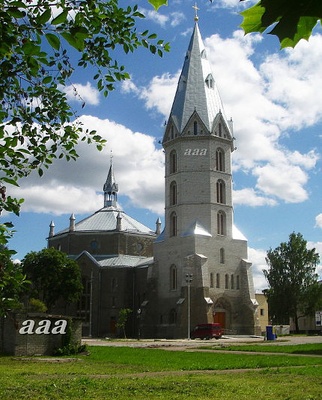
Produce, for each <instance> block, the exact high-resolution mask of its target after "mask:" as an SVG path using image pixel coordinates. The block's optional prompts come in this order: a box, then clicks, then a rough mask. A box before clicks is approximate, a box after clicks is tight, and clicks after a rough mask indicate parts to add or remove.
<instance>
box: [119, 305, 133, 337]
mask: <svg viewBox="0 0 322 400" xmlns="http://www.w3.org/2000/svg"><path fill="white" fill-rule="evenodd" d="M131 312H132V310H131V309H130V308H121V310H120V312H119V316H118V320H117V323H116V327H117V328H120V329H121V330H122V332H123V337H124V339H126V330H125V327H126V323H127V319H128V317H129V314H131Z"/></svg>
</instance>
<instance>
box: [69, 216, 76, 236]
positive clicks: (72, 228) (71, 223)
mask: <svg viewBox="0 0 322 400" xmlns="http://www.w3.org/2000/svg"><path fill="white" fill-rule="evenodd" d="M75 220H76V218H75V215H74V214H72V215H71V216H70V217H69V232H74V231H75Z"/></svg>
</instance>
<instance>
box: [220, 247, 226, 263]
mask: <svg viewBox="0 0 322 400" xmlns="http://www.w3.org/2000/svg"><path fill="white" fill-rule="evenodd" d="M219 262H220V264H225V249H224V248H223V247H222V248H221V249H220V250H219Z"/></svg>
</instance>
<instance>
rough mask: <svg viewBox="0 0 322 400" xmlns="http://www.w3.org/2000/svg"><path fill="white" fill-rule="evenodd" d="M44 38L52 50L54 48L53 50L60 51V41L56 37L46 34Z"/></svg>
mask: <svg viewBox="0 0 322 400" xmlns="http://www.w3.org/2000/svg"><path fill="white" fill-rule="evenodd" d="M45 36H46V39H47V41H48V43H49V44H50V46H51V47H52V48H54V49H55V50H59V49H60V40H59V37H58V36H56V35H54V34H53V33H46V35H45Z"/></svg>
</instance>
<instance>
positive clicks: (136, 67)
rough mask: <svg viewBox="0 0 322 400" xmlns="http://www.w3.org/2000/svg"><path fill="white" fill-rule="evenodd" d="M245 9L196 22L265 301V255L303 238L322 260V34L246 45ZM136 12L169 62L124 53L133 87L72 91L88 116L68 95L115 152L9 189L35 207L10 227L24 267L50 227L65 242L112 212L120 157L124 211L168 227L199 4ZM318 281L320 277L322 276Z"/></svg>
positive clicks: (90, 153) (211, 10)
mask: <svg viewBox="0 0 322 400" xmlns="http://www.w3.org/2000/svg"><path fill="white" fill-rule="evenodd" d="M124 3H125V4H129V3H131V4H135V2H134V1H130V0H129V1H127V2H124ZM244 3H245V2H242V3H240V2H239V0H222V1H216V2H213V3H210V2H208V1H206V0H205V1H200V2H199V3H198V7H199V11H198V15H199V28H200V31H201V35H202V37H203V40H204V43H205V45H206V47H207V55H208V59H209V60H210V62H211V64H212V69H213V73H214V77H215V79H216V82H217V86H218V88H219V91H220V94H221V98H222V100H223V103H224V108H225V113H226V116H227V117H228V118H229V119H230V117H232V119H233V121H234V136H235V138H236V147H237V149H236V151H235V152H234V153H233V181H234V185H233V188H234V194H233V199H234V211H235V212H234V220H235V224H236V226H237V227H238V229H239V230H241V231H242V232H243V234H244V235H245V236H246V237H247V239H248V246H249V252H248V253H249V254H248V256H249V260H250V261H251V262H252V263H253V275H254V283H255V288H256V289H257V290H260V289H263V288H265V287H266V282H265V279H264V277H263V274H262V269H263V268H265V267H266V263H265V255H266V251H267V250H268V249H269V248H275V247H276V246H278V245H279V244H280V243H281V242H283V241H287V240H288V237H289V234H290V233H292V232H293V231H295V232H300V233H302V235H303V236H304V238H305V239H306V240H307V241H308V243H309V246H310V247H315V248H316V250H317V251H318V252H319V253H320V254H321V259H322V201H321V200H322V188H321V178H322V173H321V167H322V163H321V154H320V153H321V150H320V149H321V143H322V90H321V87H322V72H321V71H322V68H321V67H322V34H321V30H320V28H319V29H317V30H316V32H315V33H314V35H313V36H312V37H311V39H310V41H309V42H306V41H301V42H300V43H299V45H298V46H296V48H295V49H285V50H280V46H279V43H278V41H277V39H276V38H275V37H273V36H270V35H263V36H261V35H258V34H252V35H246V36H245V35H244V34H243V31H242V30H241V29H240V28H239V25H240V23H241V21H242V17H241V16H240V15H239V12H240V11H242V9H243V7H245V4H244ZM246 3H247V4H246V5H247V6H249V5H251V4H252V3H251V2H246ZM138 4H139V5H140V7H141V11H142V12H143V13H144V14H145V15H146V19H145V20H143V21H141V22H140V28H141V29H142V30H145V29H149V30H150V31H151V32H156V33H157V34H158V36H159V37H160V38H162V39H165V41H169V42H171V52H170V53H167V54H165V55H164V57H163V58H159V57H157V56H153V55H151V54H150V53H148V52H147V51H146V50H144V49H140V50H139V51H137V52H136V53H135V54H132V55H127V56H124V55H123V54H121V53H119V54H118V53H117V57H118V60H119V61H120V62H123V63H124V65H125V66H126V68H127V71H128V72H129V73H130V75H131V80H129V81H127V82H124V83H122V84H121V83H120V84H119V85H118V86H117V90H116V91H114V92H113V93H111V94H110V95H109V96H108V98H104V97H103V96H102V95H101V94H100V93H99V92H98V91H97V90H96V89H95V84H94V82H93V81H92V80H91V79H90V77H91V74H90V71H83V70H76V71H75V74H74V76H73V78H72V81H73V84H74V85H75V86H76V87H77V90H78V92H79V94H80V95H81V97H82V98H83V99H84V100H85V102H86V106H85V108H84V109H81V108H80V103H78V102H77V99H76V98H74V97H73V95H72V90H70V89H71V88H66V92H67V93H69V95H70V101H71V104H72V105H73V107H74V108H75V109H78V110H79V111H78V112H79V115H80V119H81V120H82V122H83V123H84V125H85V126H86V127H88V128H90V129H96V130H97V131H98V132H99V133H100V134H101V135H102V136H103V137H105V138H106V139H107V145H106V148H105V149H104V150H103V151H102V152H100V153H97V151H96V149H95V148H94V146H92V147H88V146H86V145H84V144H81V145H79V147H78V149H79V154H80V158H79V160H78V161H77V162H70V163H66V162H64V161H55V162H54V164H53V166H52V168H51V169H50V170H48V172H46V174H45V176H44V177H42V178H39V177H38V176H37V175H36V174H33V175H31V176H30V177H28V178H27V179H25V180H22V181H21V185H20V188H18V189H15V188H8V194H10V195H15V196H18V197H23V198H24V199H25V203H24V205H23V208H22V212H21V215H20V217H19V218H16V217H13V216H10V215H3V216H2V219H3V220H9V221H13V223H14V224H15V229H16V231H17V232H16V234H15V236H14V238H13V239H12V240H11V243H10V247H11V248H14V249H16V250H17V252H18V253H17V258H18V259H22V258H23V257H24V255H25V254H26V253H28V252H29V251H33V250H35V251H38V250H41V249H42V248H44V247H46V245H47V242H46V237H47V235H48V232H49V224H50V222H51V221H54V223H55V232H59V231H60V230H61V229H64V228H66V227H67V226H68V225H69V217H70V215H71V213H74V214H75V216H76V221H80V220H81V219H82V218H84V217H85V216H87V215H89V214H91V213H92V212H94V211H96V210H98V209H99V208H101V207H102V206H103V196H102V187H103V184H104V182H105V179H106V176H107V172H108V168H109V164H110V155H111V151H112V152H113V162H114V171H115V177H116V180H117V182H118V184H119V203H120V205H121V206H122V207H123V209H124V210H125V211H126V212H127V213H128V214H129V215H131V216H132V217H134V218H136V219H137V220H139V221H140V222H142V223H144V224H146V225H147V226H149V227H150V228H152V229H154V227H155V221H156V220H157V218H158V217H160V218H161V220H162V222H163V220H164V219H163V213H164V200H163V199H164V154H163V151H162V148H161V146H160V144H159V140H161V139H162V137H163V125H164V121H165V120H166V119H167V117H168V114H169V112H170V107H171V105H172V100H173V96H174V93H175V89H176V85H177V80H178V75H179V72H180V70H181V68H182V64H183V60H184V56H185V51H186V49H187V46H188V43H189V40H190V35H191V33H192V29H193V26H194V10H193V8H192V6H193V5H194V1H189V0H169V6H168V7H162V8H161V9H160V10H159V11H158V12H154V11H153V9H152V7H150V5H149V4H148V2H147V1H145V0H144V1H143V0H142V1H138ZM318 273H319V275H320V277H321V278H322V267H321V266H320V267H319V268H318Z"/></svg>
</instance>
